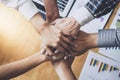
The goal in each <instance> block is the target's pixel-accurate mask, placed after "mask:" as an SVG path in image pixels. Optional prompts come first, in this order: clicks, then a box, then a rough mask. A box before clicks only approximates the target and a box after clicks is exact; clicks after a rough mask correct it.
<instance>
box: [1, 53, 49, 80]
mask: <svg viewBox="0 0 120 80" xmlns="http://www.w3.org/2000/svg"><path fill="white" fill-rule="evenodd" d="M48 60H51V58H50V57H48V56H46V55H43V54H42V53H41V52H38V53H36V54H34V55H32V56H29V57H27V58H24V59H22V60H19V61H16V62H12V63H8V64H5V65H2V66H0V80H7V79H11V78H13V77H16V76H18V75H21V74H23V73H25V72H27V71H28V70H30V69H32V68H34V67H36V66H38V65H39V64H41V63H43V62H45V61H48Z"/></svg>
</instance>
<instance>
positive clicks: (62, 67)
mask: <svg viewBox="0 0 120 80" xmlns="http://www.w3.org/2000/svg"><path fill="white" fill-rule="evenodd" d="M53 66H54V68H55V70H56V72H57V74H58V76H59V78H60V80H77V79H76V77H75V75H74V73H73V72H72V69H71V67H70V66H68V64H67V63H66V62H65V61H64V60H60V61H57V62H54V63H53Z"/></svg>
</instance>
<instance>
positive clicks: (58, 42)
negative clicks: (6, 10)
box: [0, 0, 72, 52]
mask: <svg viewBox="0 0 120 80" xmlns="http://www.w3.org/2000/svg"><path fill="white" fill-rule="evenodd" d="M0 2H1V3H3V4H5V5H7V6H8V7H11V8H14V9H16V10H18V11H19V12H20V13H21V14H22V15H23V16H25V17H26V18H27V19H28V20H30V21H31V22H32V24H33V25H34V27H35V29H36V30H37V32H38V33H39V34H40V35H41V37H42V38H41V39H44V40H42V45H43V46H45V45H49V46H52V47H54V48H56V49H58V50H59V51H62V52H66V50H65V49H64V48H66V47H68V46H67V44H66V43H65V41H66V40H67V41H66V42H70V40H69V39H67V37H65V36H64V35H62V33H61V30H60V29H58V28H57V27H55V26H53V25H50V24H49V22H48V21H45V20H44V19H43V18H42V16H41V14H40V13H39V10H38V9H37V7H36V6H35V5H34V3H33V2H32V0H0ZM44 2H45V4H46V5H47V2H48V1H47V0H44ZM50 5H52V4H50ZM55 6H56V5H55ZM46 8H47V6H46ZM56 9H57V8H55V10H56ZM53 11H54V10H53ZM28 13H29V14H28ZM55 14H56V13H55ZM56 15H58V13H57V14H56ZM54 16H55V15H54ZM54 16H52V17H54ZM48 17H49V14H48ZM53 28H54V29H53ZM56 34H57V35H56ZM49 36H50V37H49ZM71 44H72V43H71ZM66 49H69V48H66Z"/></svg>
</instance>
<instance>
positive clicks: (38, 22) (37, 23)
mask: <svg viewBox="0 0 120 80" xmlns="http://www.w3.org/2000/svg"><path fill="white" fill-rule="evenodd" d="M30 21H31V22H32V24H33V25H34V27H35V29H36V30H37V31H38V32H40V30H41V29H42V28H43V27H44V25H46V21H45V20H44V19H43V18H42V16H41V15H40V14H39V13H37V14H36V15H34V16H33V17H32V18H31V20H30Z"/></svg>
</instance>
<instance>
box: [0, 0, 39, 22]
mask: <svg viewBox="0 0 120 80" xmlns="http://www.w3.org/2000/svg"><path fill="white" fill-rule="evenodd" d="M0 2H1V3H3V4H5V5H7V6H8V7H11V8H15V9H16V10H18V11H19V12H20V13H21V14H22V15H24V16H25V17H26V18H27V19H28V20H30V19H31V18H32V17H33V16H34V15H35V14H36V13H38V12H39V10H38V9H37V7H36V6H35V5H34V3H33V2H32V0H10V1H8V0H1V1H0Z"/></svg>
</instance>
